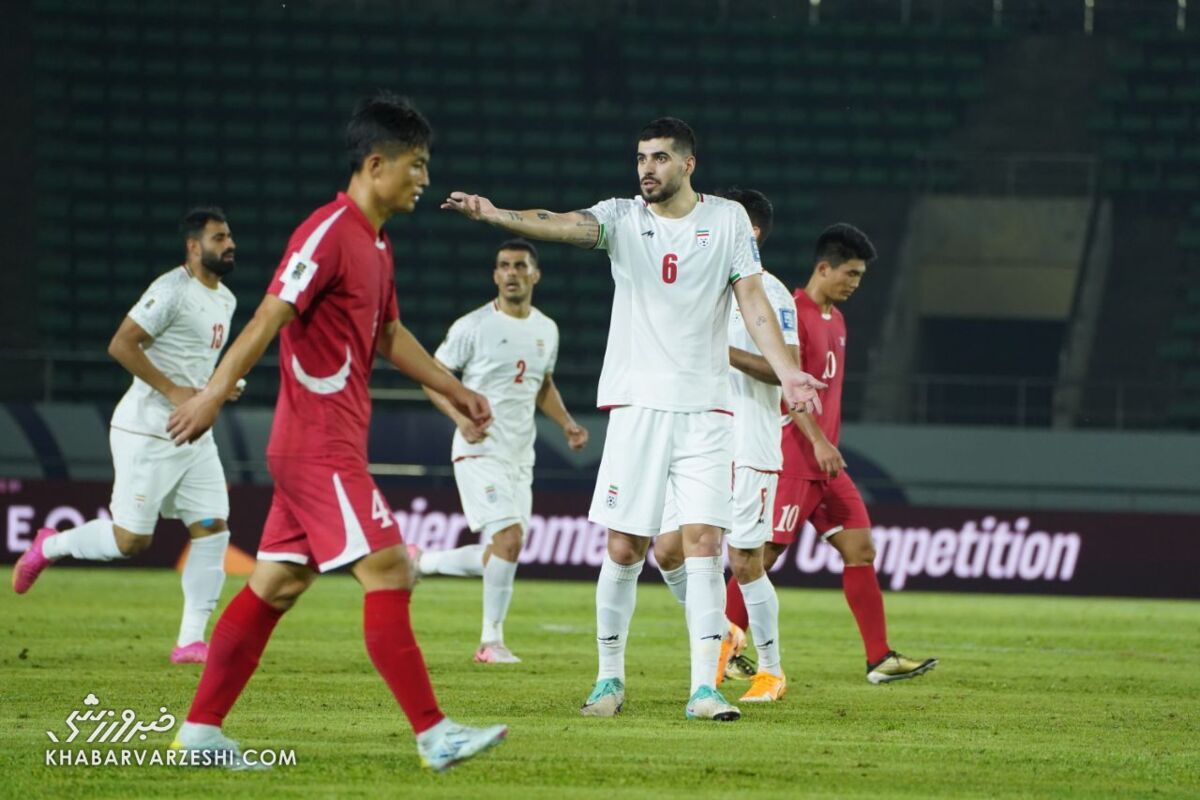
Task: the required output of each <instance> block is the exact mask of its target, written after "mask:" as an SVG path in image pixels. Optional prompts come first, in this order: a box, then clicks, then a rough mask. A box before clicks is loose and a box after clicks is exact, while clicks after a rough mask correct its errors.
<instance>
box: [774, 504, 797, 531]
mask: <svg viewBox="0 0 1200 800" xmlns="http://www.w3.org/2000/svg"><path fill="white" fill-rule="evenodd" d="M799 522H800V506H783V507H782V508H780V509H779V522H778V523H776V525H775V530H777V531H779V532H780V533H787V532H789V531H794V530H796V525H797V524H798V523H799Z"/></svg>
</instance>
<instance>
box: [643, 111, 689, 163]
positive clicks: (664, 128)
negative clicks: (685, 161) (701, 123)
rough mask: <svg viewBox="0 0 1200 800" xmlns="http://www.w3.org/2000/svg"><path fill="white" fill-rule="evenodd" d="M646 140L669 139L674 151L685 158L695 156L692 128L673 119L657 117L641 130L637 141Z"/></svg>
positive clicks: (679, 120) (681, 121)
mask: <svg viewBox="0 0 1200 800" xmlns="http://www.w3.org/2000/svg"><path fill="white" fill-rule="evenodd" d="M647 139H671V140H672V141H673V142H675V149H676V150H677V151H679V152H680V153H682V154H683V155H685V156H692V155H695V154H696V132H695V131H693V130H692V126H691V125H688V124H687V123H686V122H684V121H683V120H681V119H676V118H675V117H659V118H658V119H656V120H654V121H653V122H650V123H649V124H647V125H646V127H644V128H642V130H641V132H640V133H638V141H639V142H644V141H646V140H647Z"/></svg>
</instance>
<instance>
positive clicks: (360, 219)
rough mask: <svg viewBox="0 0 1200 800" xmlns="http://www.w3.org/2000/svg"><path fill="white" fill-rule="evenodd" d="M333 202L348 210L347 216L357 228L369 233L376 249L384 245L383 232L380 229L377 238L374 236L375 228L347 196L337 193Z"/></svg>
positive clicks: (384, 234) (385, 237) (356, 204)
mask: <svg viewBox="0 0 1200 800" xmlns="http://www.w3.org/2000/svg"><path fill="white" fill-rule="evenodd" d="M334 202H336V203H337V204H338V205H340V206H345V207H346V208H347V209H348V210H349V214H350V216H351V217H353V218H354V221H355V222H357V223H358V224H359V226H360V227H362V229H363V230H365V231H366V232H367V233H369V234H370V235H371V238H372V239H374V240H375V246H376V247H380V246H381V245H383V244H385V243H386V241H387V234H386V233H384V232H383V229H380V231H379V236H376V235H375V226H374V225H372V224H371V221H370V220H369V219H367V215H366V214H364V213H363V212H362V209H361V208H359V207H358V203H355V202H354V201H353V200H351V199H350V196H349V195H347V194H346V193H345V192H338V193H337V199H336V200H335V201H334ZM380 249H382V247H380Z"/></svg>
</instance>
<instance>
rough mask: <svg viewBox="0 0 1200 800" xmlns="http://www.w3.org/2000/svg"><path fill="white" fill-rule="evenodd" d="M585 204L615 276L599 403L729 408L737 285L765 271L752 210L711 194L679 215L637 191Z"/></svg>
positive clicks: (658, 407) (605, 405)
mask: <svg viewBox="0 0 1200 800" xmlns="http://www.w3.org/2000/svg"><path fill="white" fill-rule="evenodd" d="M588 210H589V211H590V212H591V213H592V214H593V215H595V217H596V219H597V220H598V221H599V222H600V225H601V227H600V241H599V242H598V243H597V245H596V246H597V248H602V249H605V250H607V251H608V256H609V258H610V259H611V260H612V276H613V282H614V283H615V284H616V291H615V292H614V293H613V305H612V319H611V322H610V323H609V329H608V346H607V348H606V349H605V352H604V368H603V370H602V371H601V373H600V388H599V391H598V395H597V402H596V405H598V406H599V407H600V408H609V407H614V406H624V405H633V406H641V407H642V408H650V409H656V410H659V411H685V412H688V411H711V410H714V409H716V410H721V411H729V410H730V408H729V378H728V377H727V375H726V373H727V372H728V371H729V349H728V338H727V335H726V330H727V328H728V325H729V311H730V308H731V306H732V298H733V290H732V287H733V284H734V283H735V282H737V281H738V280H740V279H741V278H744V277H746V276H747V275H754V274H757V273H758V272H761V271H762V267H761V265H760V264H759V256H758V246H757V245H756V244H755V241H754V234H753V233H752V231H751V229H750V218H749V217H747V216H746V210H745V209H744V208H742V206H741V205H740V204H738V203H735V202H732V201H730V200H725V199H723V198H720V197H713V196H711V195H700V201H699V202H698V203H696V207H695V208H694V209H692V211H691V212H690V213H689V214H688V215H687V216H685V217H682V218H681V219H667V218H665V217H660V216H658V215H657V214H655V213H654V212H653V211H651V210H650V207H649V206H648V205H647V204H646V203H645V201H644V200H642V199H641V198H640V197H635V198H633V199H619V198H618V199H612V200H605V201H603V202H601V203H597V204H596V205H594V206H592V208H590V209H588Z"/></svg>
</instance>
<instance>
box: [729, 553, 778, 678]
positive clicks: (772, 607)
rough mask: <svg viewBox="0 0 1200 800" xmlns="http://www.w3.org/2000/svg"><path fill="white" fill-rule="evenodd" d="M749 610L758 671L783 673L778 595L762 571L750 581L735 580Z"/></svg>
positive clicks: (773, 673) (774, 673)
mask: <svg viewBox="0 0 1200 800" xmlns="http://www.w3.org/2000/svg"><path fill="white" fill-rule="evenodd" d="M738 586H739V587H741V590H742V599H743V600H745V601H746V611H747V612H748V613H749V614H750V635H751V636H752V637H753V638H754V647H755V649H757V650H758V669H759V672H769V673H771V674H772V675H783V668H782V667H781V666H780V664H779V660H780V656H779V596H778V595H777V594H775V587H774V586H773V585H772V584H771V579H770V578H768V577H767V576H766V575H765V574H764V575H763V576H762V577H761V578H759V579H758V580H754V581H750V583H740V584H738Z"/></svg>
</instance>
